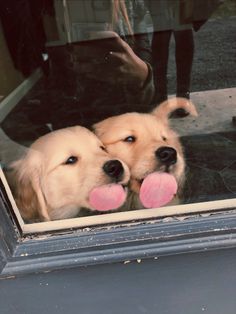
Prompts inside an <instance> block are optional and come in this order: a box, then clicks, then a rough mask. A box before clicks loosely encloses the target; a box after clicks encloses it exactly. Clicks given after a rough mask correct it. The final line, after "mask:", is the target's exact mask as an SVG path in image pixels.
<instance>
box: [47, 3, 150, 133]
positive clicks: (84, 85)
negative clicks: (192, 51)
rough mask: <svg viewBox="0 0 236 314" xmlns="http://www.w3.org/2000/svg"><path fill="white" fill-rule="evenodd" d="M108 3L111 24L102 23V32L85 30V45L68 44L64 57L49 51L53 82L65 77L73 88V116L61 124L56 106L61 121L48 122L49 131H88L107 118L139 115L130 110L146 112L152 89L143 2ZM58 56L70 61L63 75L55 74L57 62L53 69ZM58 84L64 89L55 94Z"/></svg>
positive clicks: (62, 111) (59, 111)
mask: <svg viewBox="0 0 236 314" xmlns="http://www.w3.org/2000/svg"><path fill="white" fill-rule="evenodd" d="M106 3H107V2H106ZM108 3H110V4H111V6H110V13H111V21H109V22H108V23H106V24H107V27H106V29H105V31H91V30H89V31H88V34H89V36H90V39H91V40H88V41H84V42H81V41H80V42H79V41H77V42H76V41H75V42H74V43H72V44H69V51H68V50H67V52H65V51H66V47H62V48H60V47H56V48H55V49H54V48H53V49H51V48H50V50H49V55H50V57H51V59H52V65H53V67H54V69H55V67H57V69H58V71H57V73H56V75H55V76H54V77H53V79H55V81H57V80H58V75H59V76H60V77H61V78H64V77H65V75H66V73H67V75H68V79H67V81H68V82H69V84H70V85H72V84H73V86H72V89H70V95H71V96H73V103H71V104H70V108H71V110H72V111H73V114H72V115H70V117H69V118H68V121H66V116H68V114H67V113H66V112H65V108H64V107H62V108H59V106H58V105H56V108H55V109H56V110H57V115H60V117H61V118H59V119H58V118H56V117H54V116H52V118H53V119H54V121H53V122H52V124H53V127H54V128H60V127H64V126H66V125H68V124H70V125H73V124H82V125H84V126H89V125H91V124H93V123H95V122H98V121H99V119H100V120H101V119H104V118H105V117H108V116H111V115H115V114H120V113H124V112H127V111H134V110H139V108H138V107H136V105H139V106H141V107H142V108H143V109H142V110H146V111H147V110H148V105H149V104H151V101H152V96H153V93H154V85H153V75H152V68H151V66H150V64H149V62H151V47H150V41H149V38H148V35H147V28H146V25H145V22H144V20H145V19H144V18H145V15H146V13H147V8H146V7H145V2H144V0H132V1H130V0H129V1H124V0H113V1H109V2H108ZM97 4H98V2H97ZM94 22H96V21H94ZM88 29H89V26H88ZM60 51H62V54H63V53H65V55H66V54H67V55H69V57H68V56H66V57H67V58H68V59H69V60H73V61H72V65H69V66H66V68H65V69H61V65H62V62H61V60H60V61H59V62H58V64H55V63H54V61H55V59H56V58H57V56H58V53H60ZM54 52H55V54H54ZM54 57H55V58H54ZM70 62H71V61H70ZM64 64H65V62H64ZM63 84H68V83H65V80H63V79H62V86H61V88H60V89H61V90H63V89H64V88H63ZM53 111H54V112H55V110H53ZM76 112H78V113H77V114H76Z"/></svg>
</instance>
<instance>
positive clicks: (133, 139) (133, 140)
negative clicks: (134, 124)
mask: <svg viewBox="0 0 236 314" xmlns="http://www.w3.org/2000/svg"><path fill="white" fill-rule="evenodd" d="M135 141H136V137H135V136H132V135H130V136H127V137H126V138H125V139H124V142H128V143H133V142H135Z"/></svg>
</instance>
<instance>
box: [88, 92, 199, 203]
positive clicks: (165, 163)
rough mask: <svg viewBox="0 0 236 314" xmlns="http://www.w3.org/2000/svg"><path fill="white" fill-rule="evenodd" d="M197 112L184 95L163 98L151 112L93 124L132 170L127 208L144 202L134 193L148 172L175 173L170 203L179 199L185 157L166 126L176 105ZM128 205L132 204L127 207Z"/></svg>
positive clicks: (178, 143)
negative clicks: (174, 191)
mask: <svg viewBox="0 0 236 314" xmlns="http://www.w3.org/2000/svg"><path fill="white" fill-rule="evenodd" d="M180 108H181V109H184V110H185V111H186V112H187V113H189V114H191V115H193V116H197V112H196V109H195V106H194V105H193V104H192V103H191V102H190V101H188V100H186V99H183V98H172V99H169V100H168V101H165V102H163V103H162V104H161V105H159V106H158V107H157V108H156V109H155V110H153V112H151V113H150V114H144V113H136V112H133V113H126V114H122V115H119V116H113V117H110V118H108V119H106V120H103V121H101V122H99V123H97V124H95V125H94V131H95V134H96V135H97V136H98V137H99V138H100V140H101V141H102V142H103V144H104V145H105V147H106V149H107V151H108V152H109V154H111V156H113V157H114V158H119V159H121V160H123V161H124V162H125V163H126V164H127V165H128V167H129V169H130V173H131V180H130V190H131V194H130V197H129V201H128V203H127V204H126V205H127V207H128V209H139V208H143V207H144V206H143V205H142V204H141V203H140V199H139V198H138V197H137V196H138V194H139V193H140V188H141V186H142V183H143V181H144V179H145V178H146V177H147V176H148V175H150V174H151V173H154V172H158V173H169V174H171V175H172V176H174V178H175V180H176V182H177V186H178V191H177V196H176V197H174V198H173V200H172V202H171V203H170V204H175V203H178V202H179V201H178V197H179V195H180V193H181V188H182V186H183V182H184V169H185V160H184V155H183V149H182V146H181V144H180V141H179V138H178V135H177V134H176V133H175V132H174V131H173V130H172V129H171V128H170V126H169V116H170V114H171V113H172V112H174V111H175V110H176V109H180ZM130 207H131V208H130Z"/></svg>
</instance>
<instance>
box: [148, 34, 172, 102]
mask: <svg viewBox="0 0 236 314" xmlns="http://www.w3.org/2000/svg"><path fill="white" fill-rule="evenodd" d="M171 33H172V31H162V32H155V33H154V34H153V39H152V58H153V67H154V72H155V74H154V75H155V86H156V93H155V98H154V100H155V102H157V103H161V102H162V101H164V100H166V99H167V68H168V57H169V43H170V38H171Z"/></svg>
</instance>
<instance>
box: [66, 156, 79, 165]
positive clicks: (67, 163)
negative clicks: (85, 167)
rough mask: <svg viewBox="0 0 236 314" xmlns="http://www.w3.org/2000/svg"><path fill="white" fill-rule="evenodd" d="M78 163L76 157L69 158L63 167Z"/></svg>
mask: <svg viewBox="0 0 236 314" xmlns="http://www.w3.org/2000/svg"><path fill="white" fill-rule="evenodd" d="M77 161H78V157H75V156H70V157H69V158H68V159H67V160H66V162H65V165H74V164H75V163H76V162H77Z"/></svg>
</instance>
